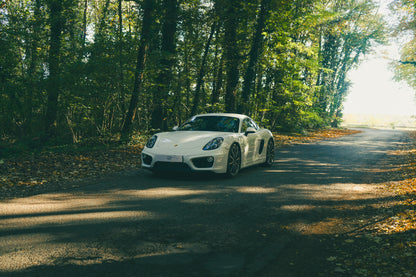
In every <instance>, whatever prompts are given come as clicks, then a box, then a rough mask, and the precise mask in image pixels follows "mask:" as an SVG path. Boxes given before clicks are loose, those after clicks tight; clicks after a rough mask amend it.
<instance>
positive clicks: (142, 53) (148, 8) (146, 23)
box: [122, 0, 154, 139]
mask: <svg viewBox="0 0 416 277" xmlns="http://www.w3.org/2000/svg"><path fill="white" fill-rule="evenodd" d="M153 12H154V1H153V0H145V1H144V2H143V20H142V30H141V35H140V45H139V50H138V54H137V63H136V70H135V72H134V86H133V93H132V95H131V98H130V105H129V109H128V111H127V114H126V118H125V120H124V126H123V130H122V135H123V139H128V138H129V137H130V135H131V131H132V123H133V120H134V114H135V111H136V108H137V103H138V101H139V94H140V90H141V85H142V82H143V71H144V67H145V63H146V54H147V50H148V47H149V40H150V36H151V25H152V19H153Z"/></svg>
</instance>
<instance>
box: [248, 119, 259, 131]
mask: <svg viewBox="0 0 416 277" xmlns="http://www.w3.org/2000/svg"><path fill="white" fill-rule="evenodd" d="M250 124H251V126H249V127H253V128H254V129H256V131H258V130H259V129H260V127H259V126H258V125H257V124H256V122H254V121H253V119H250Z"/></svg>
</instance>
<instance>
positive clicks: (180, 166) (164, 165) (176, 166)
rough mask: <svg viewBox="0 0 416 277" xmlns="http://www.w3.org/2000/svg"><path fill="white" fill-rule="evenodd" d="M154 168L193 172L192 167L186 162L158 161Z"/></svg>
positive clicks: (157, 169)
mask: <svg viewBox="0 0 416 277" xmlns="http://www.w3.org/2000/svg"><path fill="white" fill-rule="evenodd" d="M153 169H154V170H155V171H170V172H191V169H190V168H189V166H188V165H187V164H185V163H170V162H156V163H155V165H154V166H153Z"/></svg>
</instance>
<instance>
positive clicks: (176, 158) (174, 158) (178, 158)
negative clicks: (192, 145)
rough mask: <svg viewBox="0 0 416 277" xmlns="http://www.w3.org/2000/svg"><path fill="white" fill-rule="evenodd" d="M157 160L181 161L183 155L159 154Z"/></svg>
mask: <svg viewBox="0 0 416 277" xmlns="http://www.w3.org/2000/svg"><path fill="white" fill-rule="evenodd" d="M158 160H159V161H161V162H170V163H182V162H183V156H178V155H159V156H158Z"/></svg>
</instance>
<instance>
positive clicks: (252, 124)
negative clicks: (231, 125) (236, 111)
mask: <svg viewBox="0 0 416 277" xmlns="http://www.w3.org/2000/svg"><path fill="white" fill-rule="evenodd" d="M248 127H251V128H254V129H256V130H258V129H259V126H257V124H256V123H255V122H254V121H253V120H252V119H250V118H244V120H243V124H242V125H241V133H245V132H246V131H247V128H248Z"/></svg>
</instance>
